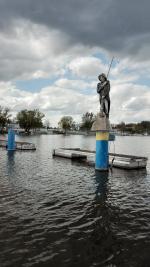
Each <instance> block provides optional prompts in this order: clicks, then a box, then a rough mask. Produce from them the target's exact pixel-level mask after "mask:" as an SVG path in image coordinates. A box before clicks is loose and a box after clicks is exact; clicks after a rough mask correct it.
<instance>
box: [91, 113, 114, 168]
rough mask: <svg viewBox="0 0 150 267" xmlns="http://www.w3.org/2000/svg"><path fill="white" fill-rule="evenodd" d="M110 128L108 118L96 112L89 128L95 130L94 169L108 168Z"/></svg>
mask: <svg viewBox="0 0 150 267" xmlns="http://www.w3.org/2000/svg"><path fill="white" fill-rule="evenodd" d="M110 129H111V126H110V122H109V119H108V118H106V117H105V116H102V115H101V114H98V115H97V117H96V120H95V122H94V123H93V125H92V129H91V130H92V131H96V156H95V169H96V170H98V171H108V170H109V151H108V142H109V133H110Z"/></svg>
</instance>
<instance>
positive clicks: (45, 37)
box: [0, 0, 150, 126]
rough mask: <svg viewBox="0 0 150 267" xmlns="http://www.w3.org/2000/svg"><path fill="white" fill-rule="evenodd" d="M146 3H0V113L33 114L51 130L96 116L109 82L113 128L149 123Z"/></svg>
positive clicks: (1, 0) (118, 0)
mask: <svg viewBox="0 0 150 267" xmlns="http://www.w3.org/2000/svg"><path fill="white" fill-rule="evenodd" d="M149 10H150V1H149V0H142V1H141V0H126V1H124V0H105V1H104V0H103V1H102V0H61V1H60V0H42V1H41V0H0V105H1V106H7V107H9V108H10V111H11V113H12V114H13V116H15V115H16V113H17V112H18V111H20V110H22V109H35V108H38V109H39V110H40V111H41V112H43V113H44V114H45V120H48V121H49V122H50V125H51V126H57V124H58V121H59V120H60V118H61V117H62V116H66V115H69V116H72V117H73V119H74V120H75V121H76V122H80V121H81V118H82V115H83V114H84V113H85V112H87V111H89V112H93V113H95V114H96V113H97V112H98V111H99V97H98V95H97V92H96V86H97V83H98V78H97V77H98V75H99V74H100V73H101V72H104V73H106V74H107V72H108V69H109V64H110V62H111V59H112V57H113V56H114V61H113V64H112V68H111V71H110V75H109V80H110V84H111V90H110V97H111V110H110V121H111V123H119V122H122V121H124V122H140V121H142V120H150V45H149V44H150V15H149Z"/></svg>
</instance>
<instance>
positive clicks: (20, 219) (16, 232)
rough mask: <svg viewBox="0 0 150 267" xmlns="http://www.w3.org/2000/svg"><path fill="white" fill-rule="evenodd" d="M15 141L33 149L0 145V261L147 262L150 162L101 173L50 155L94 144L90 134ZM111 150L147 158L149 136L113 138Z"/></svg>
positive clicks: (65, 263)
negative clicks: (14, 149)
mask: <svg viewBox="0 0 150 267" xmlns="http://www.w3.org/2000/svg"><path fill="white" fill-rule="evenodd" d="M18 139H19V140H23V141H29V140H30V141H31V142H33V143H35V144H36V146H37V150H36V151H35V152H19V151H17V152H15V153H8V152H7V151H6V150H4V149H0V267H6V266H14V267H17V266H19V267H20V266H23V267H29V266H51V267H53V266H55V267H57V266H59V267H60V266H70V267H72V266H73V267H74V266H82V267H83V266H86V267H88V266H111V267H113V266H128V267H130V266H133V267H135V266H139V267H142V266H143V267H147V266H150V264H149V262H150V255H149V251H150V161H148V166H147V170H140V171H124V170H119V169H113V170H110V171H109V173H98V172H95V170H94V168H92V167H86V166H83V165H81V164H79V163H75V162H71V161H70V160H66V159H59V158H55V159H53V158H52V149H53V148H56V147H80V148H84V149H95V138H94V137H87V136H62V135H41V136H32V137H20V138H18ZM110 151H111V152H118V153H125V154H126V153H128V154H134V155H141V156H147V157H149V158H150V137H147V136H146V137H136V136H133V137H117V139H116V142H115V145H114V144H113V143H111V144H110Z"/></svg>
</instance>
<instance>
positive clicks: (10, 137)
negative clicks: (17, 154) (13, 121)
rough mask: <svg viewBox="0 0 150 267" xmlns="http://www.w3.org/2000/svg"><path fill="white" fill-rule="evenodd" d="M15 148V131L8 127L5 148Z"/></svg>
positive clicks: (10, 149)
mask: <svg viewBox="0 0 150 267" xmlns="http://www.w3.org/2000/svg"><path fill="white" fill-rule="evenodd" d="M15 149H16V145H15V131H14V130H13V129H12V128H10V129H8V141H7V150H8V151H13V150H15Z"/></svg>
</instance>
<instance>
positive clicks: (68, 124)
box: [58, 116, 75, 133]
mask: <svg viewBox="0 0 150 267" xmlns="http://www.w3.org/2000/svg"><path fill="white" fill-rule="evenodd" d="M58 125H59V126H60V127H61V128H62V129H63V130H65V133H66V131H67V130H71V129H74V127H75V122H74V121H73V118H72V117H71V116H64V117H62V118H61V119H60V121H59V122H58Z"/></svg>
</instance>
